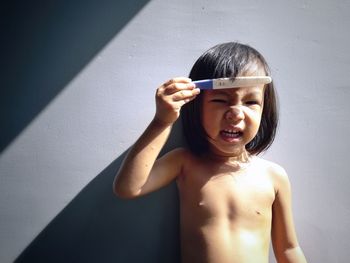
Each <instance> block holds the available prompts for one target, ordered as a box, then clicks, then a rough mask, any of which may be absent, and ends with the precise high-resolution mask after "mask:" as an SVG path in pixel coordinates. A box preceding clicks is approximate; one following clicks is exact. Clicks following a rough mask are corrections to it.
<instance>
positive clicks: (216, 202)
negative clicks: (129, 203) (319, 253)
mask: <svg viewBox="0 0 350 263" xmlns="http://www.w3.org/2000/svg"><path fill="white" fill-rule="evenodd" d="M240 76H269V68H268V65H267V63H266V62H265V59H264V58H263V57H262V55H261V54H259V53H258V52H257V51H256V50H255V49H253V48H251V47H249V46H246V45H242V44H239V43H224V44H220V45H217V46H215V47H213V48H211V49H209V50H208V51H206V52H205V53H204V54H203V55H202V56H201V57H200V58H199V59H198V60H197V61H196V63H195V64H194V66H193V68H192V70H191V73H190V78H185V77H179V78H173V79H171V80H169V81H167V82H166V83H164V84H163V85H161V86H160V87H159V88H158V89H157V93H156V108H157V110H156V114H155V117H154V119H153V120H152V122H151V123H150V125H149V126H148V128H147V129H146V130H145V132H144V133H143V134H142V136H141V137H140V138H139V139H138V140H137V141H136V143H135V144H134V145H133V146H132V147H131V149H130V151H129V152H128V154H127V156H126V158H125V160H124V162H123V164H122V166H121V168H120V170H119V172H118V174H117V176H116V179H115V182H114V191H115V193H116V194H117V195H118V196H120V197H123V198H134V197H138V196H141V195H144V194H147V193H150V192H152V191H155V190H157V189H159V188H160V187H163V186H165V185H167V184H169V183H170V182H171V181H172V180H176V182H177V186H178V190H179V196H180V226H181V227H180V228H181V254H182V262H188V263H197V262H198V263H205V262H211V263H212V262H218V263H226V262H237V263H248V262H256V263H263V262H268V255H269V244H270V236H271V237H272V244H273V248H274V252H275V256H276V259H277V261H278V262H293V263H294V262H306V260H305V257H304V255H303V252H302V250H301V248H300V247H299V245H298V241H297V237H296V233H295V229H294V224H293V219H292V209H291V189H290V184H289V180H288V177H287V174H286V173H285V171H284V170H283V168H281V167H280V166H278V165H276V164H274V163H272V162H269V161H266V160H263V159H261V158H259V157H257V154H259V153H260V152H262V151H264V150H266V149H267V148H268V147H269V146H270V145H271V143H272V141H273V139H274V136H275V131H276V126H277V119H278V118H277V107H276V99H275V92H274V87H273V84H272V83H270V84H266V85H264V84H260V85H255V86H251V87H238V88H237V87H236V88H230V89H220V90H210V91H208V90H207V91H200V90H199V89H198V88H196V86H195V84H194V83H193V82H192V81H194V80H201V79H212V78H223V77H231V78H235V77H240ZM180 111H181V115H182V120H183V126H184V133H185V137H186V139H187V143H188V148H189V149H183V148H179V149H175V150H173V151H171V152H169V153H167V154H166V155H164V156H163V157H161V158H159V159H158V160H156V158H157V156H158V154H159V152H160V150H161V149H162V147H163V145H164V144H165V142H166V140H167V138H168V136H169V133H170V131H171V128H172V125H173V124H174V122H175V121H176V120H177V119H178V117H179V116H180Z"/></svg>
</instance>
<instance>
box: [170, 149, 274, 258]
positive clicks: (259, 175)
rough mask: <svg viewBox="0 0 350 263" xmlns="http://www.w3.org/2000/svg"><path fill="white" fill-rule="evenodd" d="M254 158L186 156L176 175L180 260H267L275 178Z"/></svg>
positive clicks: (260, 161)
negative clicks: (243, 162) (240, 164)
mask: <svg viewBox="0 0 350 263" xmlns="http://www.w3.org/2000/svg"><path fill="white" fill-rule="evenodd" d="M267 165H268V163H267V162H266V161H263V160H262V159H259V158H257V157H254V158H253V159H252V161H251V162H250V165H247V167H245V168H242V169H240V170H238V171H235V170H236V169H235V168H234V167H230V166H228V165H222V164H219V163H217V162H213V161H211V160H206V159H204V160H202V159H199V158H196V157H194V156H190V160H188V162H186V163H185V165H184V168H183V173H182V175H181V176H180V177H179V178H178V179H177V185H178V189H179V195H180V214H181V218H180V221H181V249H182V252H181V253H182V261H183V262H184V263H186V262H191V263H196V262H200V263H205V262H208V263H209V262H210V263H213V262H220V263H225V262H231V263H232V262H237V263H241V262H244V263H249V262H259V263H263V262H268V254H269V243H270V233H271V219H272V209H271V208H272V204H273V201H274V198H275V189H274V185H273V182H272V180H271V178H270V176H269V173H268V172H267V171H268V169H267V168H266V167H267Z"/></svg>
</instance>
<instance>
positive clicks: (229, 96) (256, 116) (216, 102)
mask: <svg viewBox="0 0 350 263" xmlns="http://www.w3.org/2000/svg"><path fill="white" fill-rule="evenodd" d="M263 106H264V85H260V86H255V87H248V88H246V87H245V88H232V89H222V90H212V91H204V93H203V107H202V125H203V128H204V130H205V132H206V133H207V135H208V141H209V144H210V150H211V152H212V153H214V154H217V155H221V156H232V157H233V156H239V155H241V154H242V153H246V150H245V146H246V144H248V143H249V142H250V141H251V140H253V138H254V137H255V135H256V134H257V132H258V130H259V126H260V121H261V115H262V111H263Z"/></svg>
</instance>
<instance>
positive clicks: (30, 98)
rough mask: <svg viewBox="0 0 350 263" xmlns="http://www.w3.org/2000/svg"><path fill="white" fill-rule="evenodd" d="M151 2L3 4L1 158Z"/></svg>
mask: <svg viewBox="0 0 350 263" xmlns="http://www.w3.org/2000/svg"><path fill="white" fill-rule="evenodd" d="M148 2H149V0H128V1H115V0H102V1H95V0H85V1H80V0H78V1H70V0H62V1H53V0H45V1H44V0H39V1H21V0H12V1H7V2H2V3H1V8H0V26H1V37H2V39H3V40H2V41H1V44H0V45H1V48H0V51H1V52H2V55H1V59H0V69H1V78H0V81H1V83H0V86H1V88H0V125H1V129H0V153H1V152H3V151H4V149H5V148H6V147H7V146H8V145H9V144H10V143H11V141H13V140H14V139H15V137H16V136H17V135H19V134H20V132H21V131H22V130H23V129H24V128H25V127H26V126H27V125H28V124H29V123H30V122H31V120H33V119H34V118H35V116H36V115H37V114H39V113H40V111H41V110H42V109H43V108H44V107H45V106H46V105H48V104H49V103H50V101H51V100H52V99H53V98H54V97H55V96H56V95H57V94H58V93H59V92H60V91H61V90H62V89H63V88H64V87H65V86H66V84H67V83H68V82H69V81H70V80H72V79H73V78H74V76H75V75H77V74H78V73H79V71H80V70H81V69H82V68H83V67H84V66H85V65H86V64H87V63H88V62H89V61H90V60H91V59H92V58H93V57H94V55H96V53H97V52H99V51H100V50H101V49H102V48H103V47H104V46H105V45H106V44H107V43H108V42H109V41H110V40H111V39H112V38H113V37H114V36H115V35H116V34H117V33H118V32H119V31H120V30H121V29H122V28H123V27H124V26H125V25H126V24H127V23H128V22H129V21H130V20H131V19H132V18H133V17H134V16H135V15H136V14H137V12H138V11H140V9H142V8H143V7H144V6H145V5H146V4H147V3H148Z"/></svg>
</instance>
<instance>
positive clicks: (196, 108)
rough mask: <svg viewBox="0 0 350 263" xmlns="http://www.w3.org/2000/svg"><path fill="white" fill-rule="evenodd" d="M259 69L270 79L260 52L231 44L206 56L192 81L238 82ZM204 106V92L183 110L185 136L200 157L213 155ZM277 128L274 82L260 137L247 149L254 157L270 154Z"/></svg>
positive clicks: (266, 97)
mask: <svg viewBox="0 0 350 263" xmlns="http://www.w3.org/2000/svg"><path fill="white" fill-rule="evenodd" d="M256 67H260V68H261V67H262V68H263V69H264V70H265V73H266V75H267V76H270V69H269V66H268V64H267V62H266V60H265V59H264V57H263V56H262V55H261V54H260V53H259V52H258V51H257V50H255V49H254V48H252V47H250V46H248V45H244V44H240V43H237V42H229V43H223V44H219V45H216V46H214V47H212V48H210V49H209V50H207V51H206V52H204V53H203V54H202V55H201V56H200V57H199V58H198V60H197V61H196V62H195V64H194V65H193V67H192V69H191V72H190V75H189V77H190V78H191V79H192V80H201V79H214V78H225V77H231V78H235V77H236V76H238V75H244V73H247V72H249V70H250V69H252V68H256ZM204 92H205V91H204ZM202 103H203V91H202V92H201V93H200V94H199V95H198V96H197V97H196V99H194V100H192V101H191V102H189V103H187V104H185V105H184V106H183V107H182V109H181V118H182V123H183V130H184V136H185V139H186V141H187V145H188V147H189V149H190V151H191V152H193V153H194V154H196V155H202V154H204V153H207V152H208V151H209V142H208V135H207V134H206V132H205V130H204V128H203V126H202ZM277 124H278V107H277V96H276V93H275V89H274V85H273V82H271V83H270V84H266V86H265V92H264V106H263V112H262V117H261V123H260V127H259V130H258V133H257V134H256V136H255V137H254V139H253V140H252V141H250V142H249V143H248V144H247V145H246V150H247V151H248V152H249V153H250V154H259V153H261V152H263V151H265V150H267V149H268V148H269V147H270V146H271V144H272V142H273V140H274V138H275V135H276V130H277Z"/></svg>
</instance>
